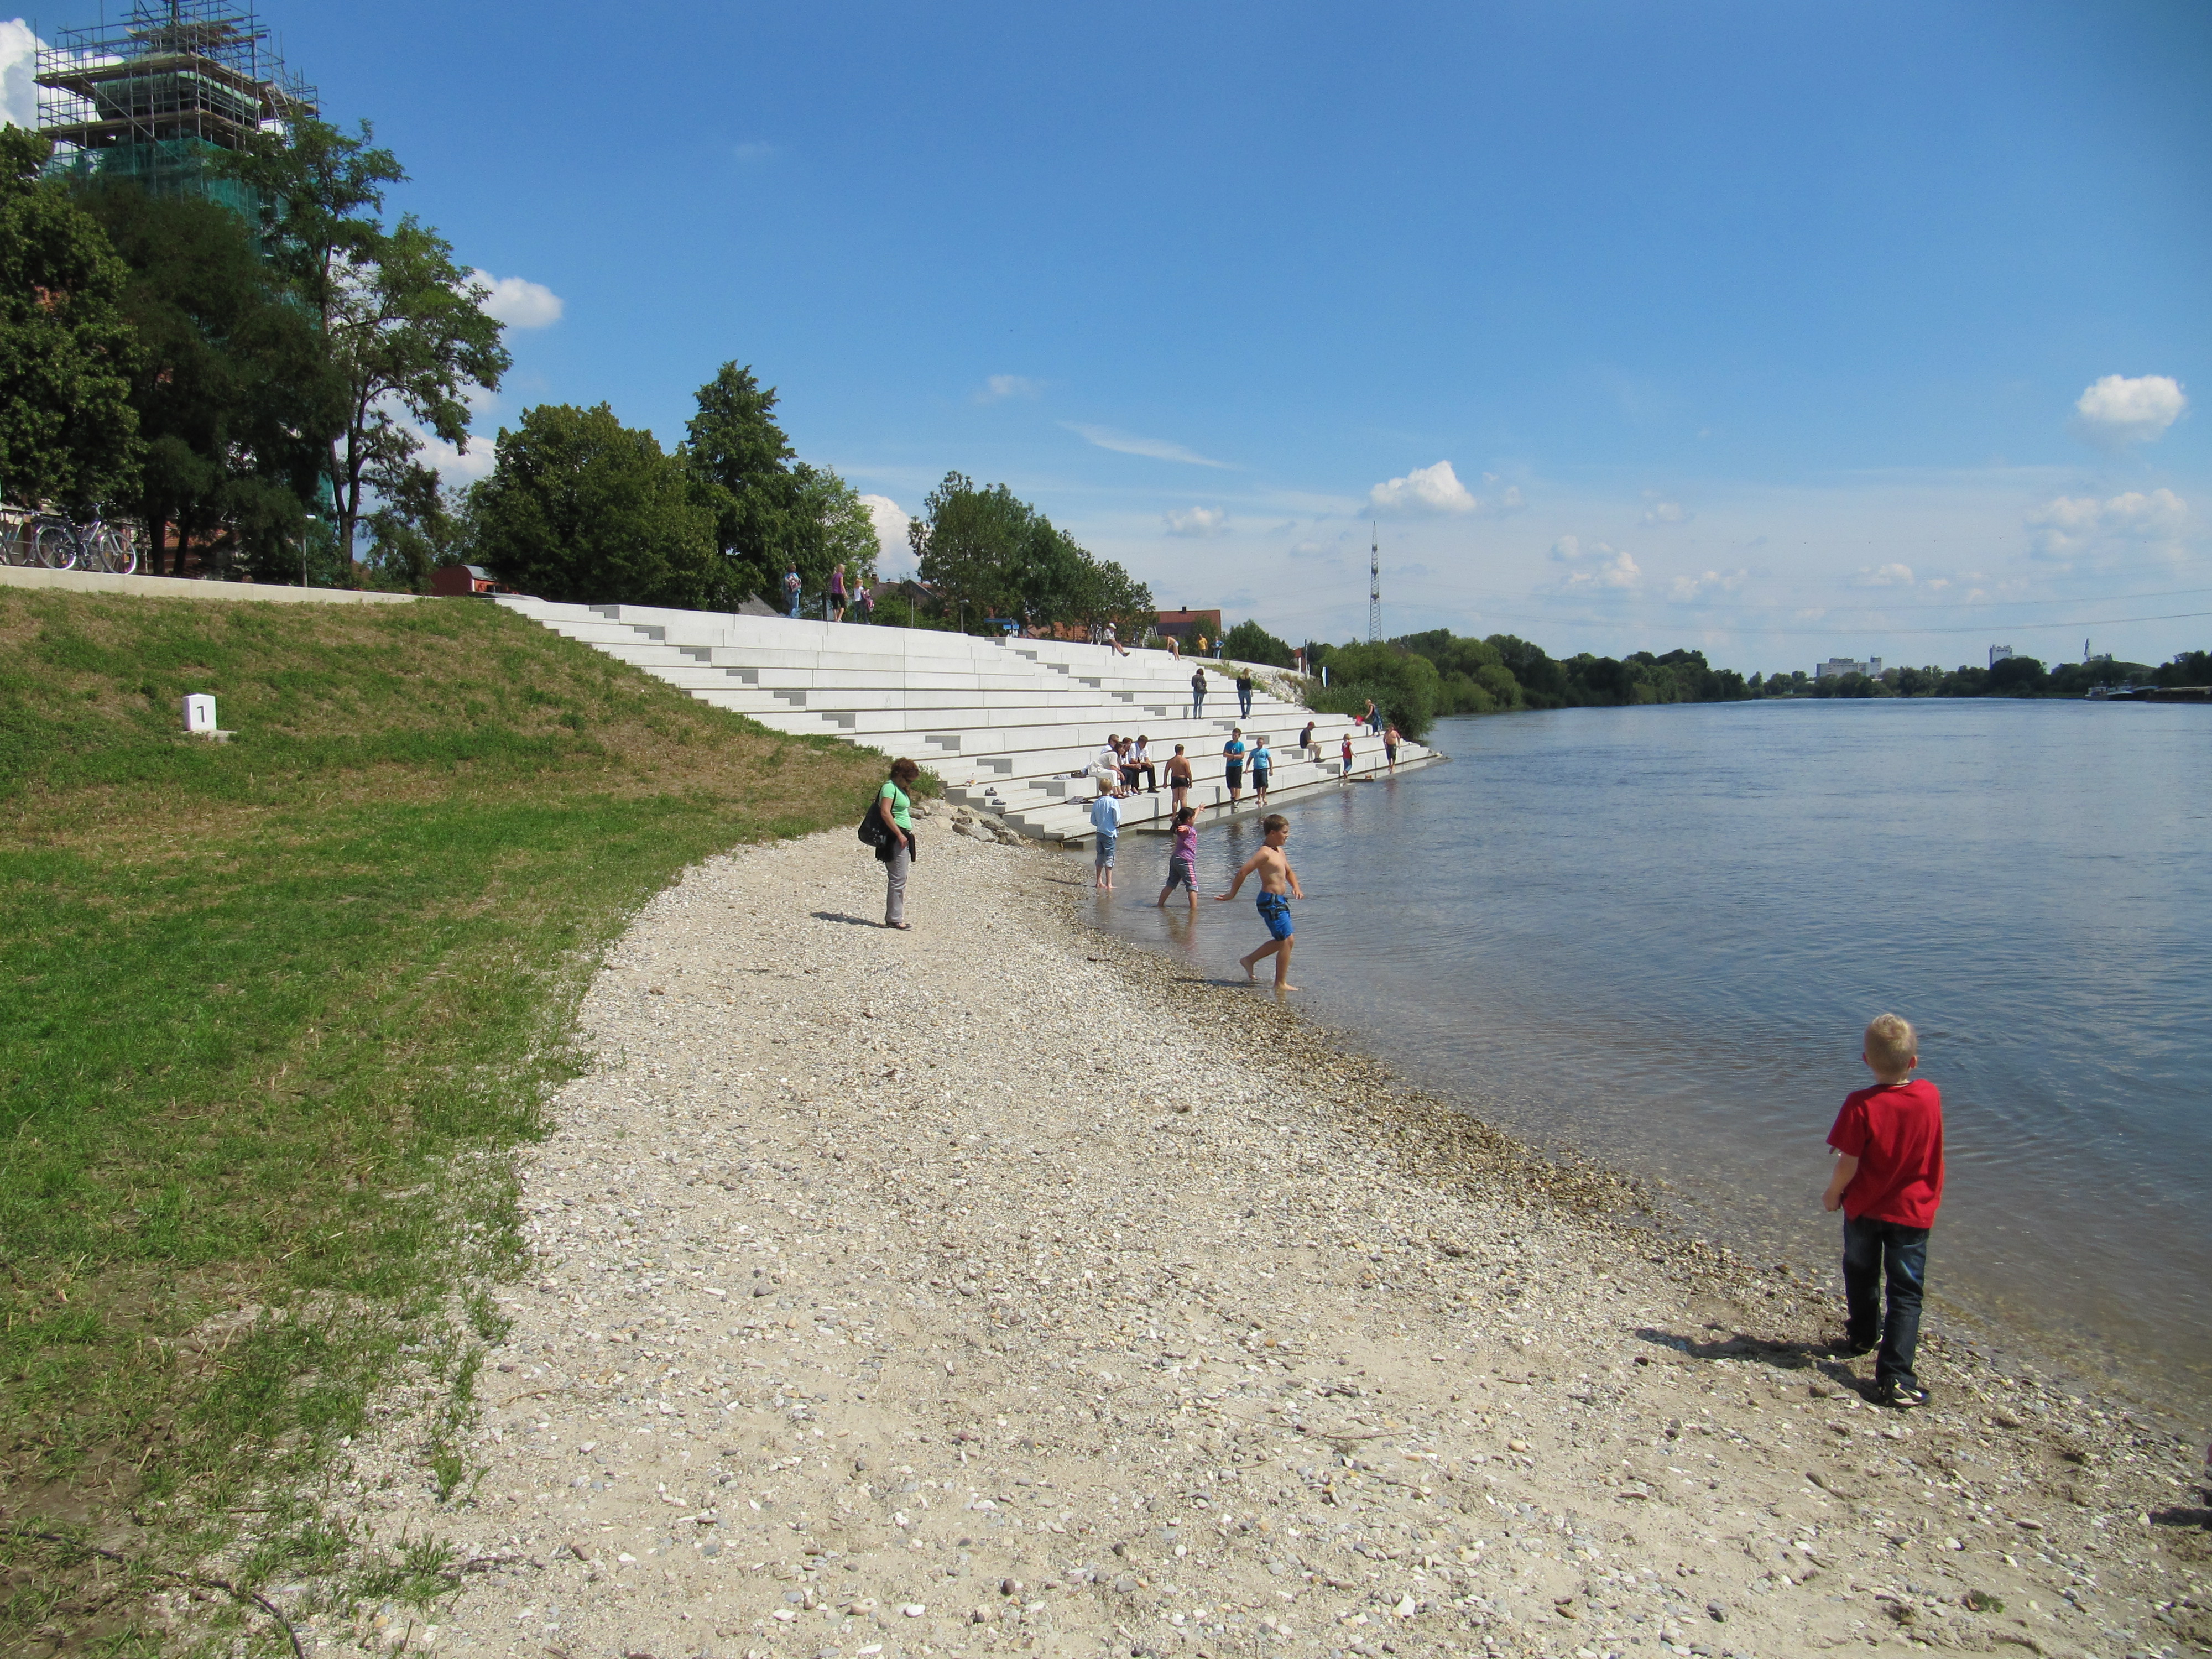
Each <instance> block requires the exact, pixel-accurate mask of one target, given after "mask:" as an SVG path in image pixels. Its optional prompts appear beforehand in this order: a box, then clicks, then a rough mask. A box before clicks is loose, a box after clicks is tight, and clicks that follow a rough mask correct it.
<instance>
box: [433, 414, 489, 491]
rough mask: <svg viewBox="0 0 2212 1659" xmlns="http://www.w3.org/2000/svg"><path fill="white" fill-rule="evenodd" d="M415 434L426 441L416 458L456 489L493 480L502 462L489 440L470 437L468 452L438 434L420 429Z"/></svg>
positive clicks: (466, 449)
mask: <svg viewBox="0 0 2212 1659" xmlns="http://www.w3.org/2000/svg"><path fill="white" fill-rule="evenodd" d="M415 435H416V437H417V438H419V439H421V440H422V449H421V451H420V452H419V453H418V455H417V458H416V459H419V460H421V461H422V464H423V465H425V466H428V467H429V468H430V469H431V470H432V471H435V472H436V473H437V475H438V476H439V477H441V478H442V479H443V480H445V482H446V483H447V484H449V485H451V486H452V487H453V488H454V489H462V488H465V486H467V485H469V484H472V483H475V482H476V481H477V479H479V478H484V477H490V476H491V469H492V465H493V464H494V463H495V461H497V460H498V459H499V457H498V455H497V453H495V447H494V445H493V441H492V440H491V439H489V438H470V439H469V440H467V444H468V447H467V448H465V449H464V448H462V447H460V446H459V445H458V444H449V443H447V441H445V440H444V439H443V438H441V437H440V436H439V435H437V434H436V433H435V432H424V431H422V430H421V429H420V428H416V431H415Z"/></svg>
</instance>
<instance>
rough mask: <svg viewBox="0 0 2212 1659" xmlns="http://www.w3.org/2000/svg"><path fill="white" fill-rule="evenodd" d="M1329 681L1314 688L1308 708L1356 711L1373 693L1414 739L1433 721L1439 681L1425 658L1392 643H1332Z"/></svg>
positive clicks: (1440, 686)
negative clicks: (1326, 684) (1323, 687)
mask: <svg viewBox="0 0 2212 1659" xmlns="http://www.w3.org/2000/svg"><path fill="white" fill-rule="evenodd" d="M1442 689H1443V687H1442V683H1441V681H1440V680H1439V678H1438V677H1437V665H1435V664H1434V663H1432V662H1431V661H1430V660H1429V659H1427V658H1426V657H1424V656H1421V655H1419V653H1415V652H1412V651H1404V650H1401V649H1400V648H1399V647H1396V646H1395V645H1379V644H1378V645H1363V644H1358V643H1354V644H1351V645H1340V646H1334V647H1331V648H1330V650H1329V651H1328V687H1327V689H1325V690H1324V689H1322V688H1321V687H1319V686H1315V687H1313V688H1312V689H1311V690H1310V691H1309V693H1308V696H1307V699H1306V701H1307V703H1308V705H1309V706H1310V707H1311V708H1316V709H1318V710H1321V711H1322V712H1324V713H1327V714H1359V713H1361V712H1363V711H1364V709H1365V708H1366V707H1367V700H1368V699H1369V698H1370V697H1371V698H1373V699H1374V700H1375V705H1376V708H1380V709H1382V711H1383V714H1385V715H1386V716H1388V717H1389V720H1391V722H1392V723H1393V724H1395V726H1397V728H1398V729H1399V731H1401V732H1404V733H1405V735H1406V736H1407V737H1408V738H1412V739H1413V741H1414V742H1416V743H1418V742H1419V741H1420V740H1421V739H1422V738H1425V737H1426V736H1427V735H1428V732H1429V727H1430V726H1431V725H1433V724H1434V723H1435V721H1436V716H1437V701H1438V697H1439V694H1440V692H1441V691H1442Z"/></svg>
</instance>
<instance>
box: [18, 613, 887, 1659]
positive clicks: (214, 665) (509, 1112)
mask: <svg viewBox="0 0 2212 1659" xmlns="http://www.w3.org/2000/svg"><path fill="white" fill-rule="evenodd" d="M190 691H213V692H214V693H216V696H217V697H218V699H219V709H220V713H221V715H222V720H223V723H224V724H225V725H226V726H229V727H232V728H234V729H235V730H236V731H237V732H238V733H239V736H238V738H237V739H236V740H235V741H234V742H232V743H228V744H211V743H207V742H204V741H202V740H198V739H191V738H185V736H184V735H183V734H182V732H180V731H179V715H178V705H179V699H180V698H181V697H182V696H183V695H184V694H185V693H186V692H190ZM880 769H881V761H880V758H879V757H874V756H872V755H870V754H868V753H866V752H865V751H860V750H854V749H853V748H851V747H850V746H848V745H846V744H839V743H836V742H835V741H833V740H830V739H828V738H820V739H814V738H805V739H802V738H788V737H785V736H781V735H779V734H777V733H774V732H769V731H767V730H765V729H763V728H762V727H759V726H755V725H753V724H751V723H750V722H748V721H746V720H743V719H741V718H739V717H737V716H733V715H729V714H723V713H721V712H720V711H717V710H714V709H711V708H707V707H705V706H704V705H702V704H701V703H699V702H695V701H693V700H691V699H690V698H689V697H686V696H684V695H683V694H682V693H681V692H679V691H677V690H672V689H671V688H669V687H667V686H665V685H663V684H660V683H659V682H658V681H655V680H653V679H650V678H647V677H644V676H642V675H640V674H637V673H635V671H631V670H629V669H628V668H625V667H623V665H619V664H617V663H615V662H614V661H612V660H611V659H609V658H607V657H605V656H604V655H602V654H600V653H597V652H594V651H592V650H590V649H589V648H587V647H583V646H580V645H576V644H574V643H572V642H569V641H564V640H562V639H560V638H559V637H558V636H556V635H553V634H551V633H550V632H548V631H547V630H545V629H541V628H538V627H536V626H534V625H532V624H531V623H526V622H523V621H521V620H520V619H518V618H516V617H512V616H510V615H508V614H507V613H506V612H503V611H497V610H495V609H493V608H490V607H479V606H475V605H465V604H459V603H440V602H427V603H422V604H418V605H388V606H387V605H362V606H350V605H349V606H327V607H326V606H322V605H298V606H293V605H251V604H238V603H210V602H197V603H196V602H192V601H190V600H187V599H174V600H161V601H152V600H146V599H108V598H104V597H97V596H85V595H60V594H52V593H44V592H25V591H21V590H14V589H0V823H4V830H3V831H0V975H4V983H5V985H6V987H7V996H6V1000H5V1003H4V1006H0V1265H4V1272H0V1308H4V1321H3V1322H0V1424H4V1425H5V1428H4V1433H0V1513H4V1516H5V1517H6V1521H7V1528H5V1529H4V1530H0V1650H9V1651H22V1652H33V1653H35V1652H41V1651H46V1650H51V1649H52V1648H55V1647H58V1646H59V1645H60V1644H61V1643H62V1637H61V1635H60V1632H68V1634H69V1638H70V1640H71V1641H72V1642H76V1641H82V1640H85V1639H89V1638H94V1637H97V1638H100V1639H101V1640H104V1641H107V1642H110V1643H111V1644H115V1645H116V1646H117V1647H118V1650H138V1644H140V1643H141V1640H142V1638H145V1632H144V1630H143V1627H142V1622H141V1615H142V1614H143V1608H144V1605H145V1603H144V1601H143V1597H144V1594H145V1593H146V1592H148V1591H149V1590H150V1589H158V1588H160V1587H161V1586H162V1585H163V1584H165V1583H172V1582H173V1581H171V1580H168V1579H165V1578H164V1577H162V1574H163V1573H164V1572H166V1571H177V1570H189V1565H188V1564H189V1563H191V1561H193V1560H194V1559H198V1558H201V1557H203V1556H204V1555H205V1554H206V1553H208V1552H210V1550H215V1549H217V1548H220V1547H225V1546H230V1547H231V1549H232V1558H231V1559H232V1563H233V1565H232V1571H230V1573H229V1575H228V1577H229V1578H230V1580H231V1581H232V1582H234V1583H238V1584H240V1585H241V1586H247V1585H252V1584H257V1583H262V1582H264V1581H267V1580H269V1579H270V1577H272V1576H274V1575H278V1574H307V1575H309V1576H314V1577H319V1579H322V1580H325V1581H327V1582H330V1583H332V1584H334V1585H336V1584H343V1585H346V1586H350V1587H353V1588H358V1589H362V1590H363V1591H364V1592H365V1593H380V1594H390V1593H397V1592H398V1591H399V1590H402V1589H405V1588H406V1587H408V1586H410V1585H413V1586H415V1587H416V1588H417V1589H425V1588H438V1587H442V1586H443V1584H444V1582H445V1581H444V1580H442V1579H438V1578H435V1577H424V1571H423V1570H424V1569H425V1568H426V1566H428V1565H433V1564H431V1563H430V1562H429V1559H428V1557H425V1556H422V1555H421V1554H419V1553H417V1554H416V1556H414V1557H412V1558H410V1557H409V1556H407V1555H406V1554H405V1553H404V1552H402V1553H392V1554H386V1555H378V1556H374V1557H372V1556H365V1555H363V1554H362V1553H360V1552H358V1551H356V1549H355V1548H354V1547H353V1543H352V1541H351V1540H350V1539H349V1536H348V1534H346V1533H345V1532H344V1531H343V1528H338V1527H336V1526H334V1525H333V1524H331V1522H330V1521H329V1520H328V1519H327V1517H325V1516H324V1515H323V1514H322V1513H321V1511H320V1510H319V1508H318V1506H317V1504H316V1502H315V1501H314V1498H313V1492H314V1490H315V1482H316V1480H317V1474H318V1471H319V1470H320V1469H321V1468H324V1467H325V1461H326V1459H327V1457H328V1455H330V1453H331V1449H332V1448H333V1447H334V1446H335V1445H336V1444H337V1442H338V1441H339V1440H340V1439H341V1437H343V1436H346V1435H348V1434H349V1433H353V1432H356V1431H359V1429H360V1428H361V1426H362V1422H363V1420H364V1413H365V1411H366V1410H367V1409H368V1401H369V1400H370V1399H371V1396H372V1395H373V1393H374V1389H375V1388H376V1387H377V1385H378V1383H379V1382H380V1379H382V1378H384V1377H386V1376H387V1375H388V1374H389V1372H390V1370H391V1368H392V1366H393V1364H395V1362H396V1361H398V1360H399V1359H400V1358H402V1357H403V1356H405V1357H406V1358H407V1359H408V1361H409V1363H410V1364H412V1365H414V1366H416V1368H418V1370H419V1369H421V1368H424V1367H427V1368H428V1370H430V1371H432V1372H434V1373H435V1374H436V1375H437V1376H440V1377H441V1379H442V1383H441V1386H443V1387H444V1388H445V1389H446V1398H447V1402H448V1404H449V1406H450V1407H452V1409H453V1410H455V1411H457V1412H458V1411H460V1410H462V1409H464V1407H465V1400H466V1397H467V1395H468V1393H469V1389H470V1379H471V1375H472V1362H471V1360H470V1359H469V1357H468V1356H469V1354H470V1352H471V1349H472V1346H473V1345H475V1344H477V1343H480V1342H481V1341H482V1340H484V1339H485V1338H487V1337H489V1336H492V1335H495V1334H496V1333H497V1332H498V1330H499V1329H500V1328H501V1323H500V1321H499V1319H498V1317H497V1316H496V1315H495V1313H494V1312H493V1311H492V1310H491V1308H490V1306H489V1303H487V1302H486V1301H485V1300H484V1299H483V1296H482V1294H481V1291H475V1292H473V1293H472V1292H471V1291H470V1289H469V1287H470V1286H474V1285H480V1284H481V1283H482V1281H483V1279H484V1278H485V1277H486V1276H488V1275H493V1274H496V1273H500V1272H502V1271H505V1270H506V1269H507V1267H509V1266H510V1265H511V1264H512V1263H513V1261H515V1260H516V1259H517V1255H516V1251H517V1236H516V1233H515V1230H514V1212H513V1203H512V1191H511V1182H510V1177H509V1175H508V1173H507V1169H508V1165H507V1161H506V1159H505V1158H504V1156H503V1154H504V1152H505V1150H506V1149H507V1148H508V1147H510V1146H513V1145H514V1144H515V1143H516V1142H517V1141H518V1140H521V1139H527V1138H529V1137H531V1136H532V1135H534V1134H535V1133H538V1128H539V1123H540V1119H539V1104H538V1103H539V1101H540V1099H541V1097H542V1095H543V1093H544V1091H545V1090H546V1089H548V1088H549V1087H550V1086H551V1085H554V1084H556V1083H557V1082H558V1081H559V1080H560V1079H562V1078H563V1077H565V1076H567V1075H568V1073H569V1072H570V1071H571V1070H572V1069H573V1062H572V1060H571V1059H570V1058H569V1053H568V1035H567V1034H568V1030H569V1024H570V1018H571V1013H572V1011H573V1010H574V1006H575V1003H576V999H577V998H578V996H579V995H580V994H581V992H582V989H583V987H584V986H585V984H586V981H588V979H589V976H590V974H591V970H592V966H593V964H594V963H595V962H596V961H597V959H598V957H599V952H600V951H601V950H602V948H603V947H604V946H605V944H606V942H607V941H608V940H609V939H612V938H613V937H615V935H616V934H617V933H618V932H619V931H620V929H621V927H623V923H624V921H625V919H626V918H627V917H628V916H629V914H630V913H631V912H632V911H634V910H635V908H637V906H638V905H639V904H641V902H644V901H645V900H646V899H647V897H648V896H650V895H651V894H653V892H654V891H656V890H659V888H661V887H662V886H664V885H665V884H666V883H667V882H668V881H669V880H671V878H673V877H674V876H675V874H676V873H677V872H678V871H679V870H681V869H682V868H684V866H686V865H689V864H691V863H693V862H695V861H696V860H698V859H700V858H702V857H703V856H706V855H707V854H710V853H713V852H716V851H719V850H721V849H723V848H728V847H730V846H732V845H733V844H736V843H738V842H746V841H751V840H758V839H763V838H774V837H778V836H793V835H798V834H802V833H805V832H807V831H811V830H814V829H820V828H822V827H823V826H824V825H827V824H829V823H842V822H843V821H845V820H847V819H848V818H849V817H855V816H857V812H858V809H859V803H860V802H861V801H863V800H865V799H866V796H867V794H868V793H869V792H870V790H871V789H872V786H873V784H874V782H875V781H876V780H877V778H878V776H879V775H880ZM303 1494H304V1495H303ZM37 1534H52V1536H51V1537H40V1536H38V1535H37ZM85 1545H97V1546H100V1547H106V1548H108V1549H110V1550H112V1551H113V1552H115V1553H117V1554H118V1555H119V1556H121V1557H123V1558H125V1559H126V1560H127V1561H128V1562H129V1563H130V1564H131V1565H129V1566H127V1567H125V1568H124V1569H122V1570H121V1571H119V1572H118V1570H117V1567H116V1565H115V1564H114V1563H112V1562H102V1561H101V1560H100V1559H95V1558H93V1557H90V1556H88V1554H87V1553H85V1550H84V1549H83V1548H82V1546H85ZM148 1639H150V1638H148Z"/></svg>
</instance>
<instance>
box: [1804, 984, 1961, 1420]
mask: <svg viewBox="0 0 2212 1659" xmlns="http://www.w3.org/2000/svg"><path fill="white" fill-rule="evenodd" d="M1859 1058H1860V1059H1861V1060H1864V1061H1865V1062H1866V1066H1867V1069H1868V1070H1869V1071H1870V1072H1872V1073H1874V1074H1875V1079H1876V1081H1875V1085H1874V1086H1873V1087H1872V1088H1870V1089H1857V1090H1854V1091H1852V1092H1851V1093H1850V1094H1848V1095H1846V1096H1844V1109H1843V1110H1842V1111H1840V1112H1838V1113H1837V1114H1836V1124H1835V1127H1833V1128H1832V1129H1830V1130H1829V1131H1828V1145H1830V1146H1832V1147H1834V1148H1835V1149H1836V1169H1835V1173H1834V1174H1833V1175H1832V1176H1830V1177H1829V1181H1828V1190H1827V1191H1826V1193H1824V1194H1822V1195H1821V1198H1820V1207H1821V1208H1822V1209H1824V1210H1828V1211H1835V1210H1841V1211H1842V1212H1844V1314H1845V1321H1846V1322H1845V1325H1844V1352H1846V1353H1850V1354H1863V1353H1867V1352H1872V1351H1873V1350H1874V1348H1875V1346H1877V1344H1878V1345H1879V1346H1880V1347H1881V1354H1880V1356H1879V1357H1878V1358H1876V1359H1875V1370H1874V1389H1875V1400H1876V1401H1878V1402H1880V1403H1881V1404H1882V1405H1885V1406H1894V1407H1898V1408H1899V1409H1900V1410H1902V1409H1906V1408H1909V1407H1914V1406H1924V1405H1926V1404H1927V1403H1928V1392H1927V1390H1926V1389H1923V1388H1922V1387H1921V1386H1920V1380H1919V1378H1918V1377H1917V1376H1915V1375H1914V1374H1913V1370H1912V1359H1913V1354H1914V1352H1915V1350H1916V1349H1917V1347H1918V1346H1919V1341H1920V1303H1921V1297H1922V1295H1923V1287H1924V1285H1925V1284H1926V1282H1927V1278H1928V1230H1929V1228H1930V1227H1933V1226H1934V1225H1936V1209H1937V1207H1938V1206H1940V1205H1942V1202H1943V1097H1942V1095H1941V1094H1940V1093H1939V1092H1937V1091H1936V1085H1934V1084H1932V1083H1930V1082H1929V1081H1928V1080H1927V1079H1925V1078H1920V1079H1914V1078H1912V1077H1911V1071H1912V1068H1913V1067H1914V1066H1917V1065H1919V1063H1920V1039H1919V1037H1918V1036H1917V1034H1916V1033H1915V1032H1914V1031H1913V1029H1912V1026H1911V1024H1910V1022H1908V1021H1906V1020H1904V1019H1901V1018H1899V1017H1898V1016H1897V1015H1895V1014H1877V1015H1875V1018H1874V1019H1873V1021H1872V1023H1870V1024H1869V1025H1868V1026H1867V1029H1866V1046H1865V1047H1864V1048H1863V1049H1862V1050H1861V1051H1860V1054H1859ZM1884 1279H1887V1281H1888V1291H1889V1308H1888V1316H1887V1318H1885V1317H1884V1316H1883V1310H1882V1294H1881V1293H1882V1289H1883V1281H1884Z"/></svg>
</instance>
